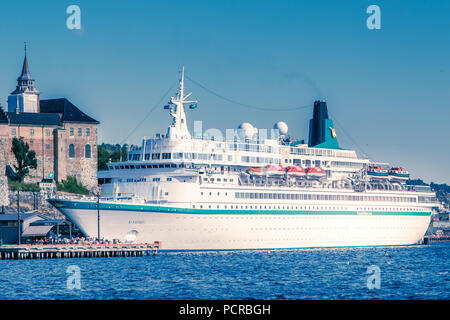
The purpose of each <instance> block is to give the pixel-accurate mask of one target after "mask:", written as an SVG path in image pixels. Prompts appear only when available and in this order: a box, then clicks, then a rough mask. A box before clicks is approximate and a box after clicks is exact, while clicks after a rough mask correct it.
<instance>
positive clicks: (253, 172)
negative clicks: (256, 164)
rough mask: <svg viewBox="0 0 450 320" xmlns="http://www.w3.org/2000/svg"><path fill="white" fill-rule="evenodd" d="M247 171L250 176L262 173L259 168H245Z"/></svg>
mask: <svg viewBox="0 0 450 320" xmlns="http://www.w3.org/2000/svg"><path fill="white" fill-rule="evenodd" d="M247 173H248V174H250V175H252V176H262V175H263V174H264V172H263V170H262V169H261V168H250V169H248V170H247Z"/></svg>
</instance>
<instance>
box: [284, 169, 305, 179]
mask: <svg viewBox="0 0 450 320" xmlns="http://www.w3.org/2000/svg"><path fill="white" fill-rule="evenodd" d="M286 173H287V174H288V175H289V176H294V177H303V176H305V174H306V171H305V169H303V167H297V166H289V167H287V169H286Z"/></svg>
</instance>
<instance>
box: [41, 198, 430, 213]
mask: <svg viewBox="0 0 450 320" xmlns="http://www.w3.org/2000/svg"><path fill="white" fill-rule="evenodd" d="M49 202H50V203H52V204H53V205H54V206H55V207H56V208H67V209H82V210H97V204H96V203H89V202H78V201H64V200H63V201H60V200H49ZM100 210H121V211H140V212H164V213H178V214H241V215H355V216H356V215H361V216H364V215H373V216H389V215H396V216H430V215H431V212H416V211H411V212H408V211H319V210H314V211H312V210H277V209H274V210H260V209H245V210H242V209H201V208H198V209H197V208H176V207H165V206H154V205H152V206H149V205H136V204H108V203H100ZM358 212H361V213H360V214H358Z"/></svg>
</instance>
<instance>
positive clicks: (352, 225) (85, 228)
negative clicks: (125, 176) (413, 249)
mask: <svg viewBox="0 0 450 320" xmlns="http://www.w3.org/2000/svg"><path fill="white" fill-rule="evenodd" d="M52 201H53V202H54V203H56V206H57V207H59V210H60V211H61V212H62V213H63V214H64V215H65V216H67V217H68V218H69V219H70V220H71V221H73V222H74V223H75V224H76V225H77V226H78V227H79V228H80V229H81V231H82V232H83V233H84V234H86V235H87V236H89V237H93V238H96V237H97V234H98V223H97V218H98V217H97V209H96V208H93V207H92V206H95V205H96V203H95V202H92V203H91V204H90V206H91V208H83V207H86V206H85V205H83V203H82V202H69V201H67V202H66V201H60V200H52ZM74 203H75V206H74V205H73V204H74ZM84 204H86V203H84ZM121 206H122V207H124V208H125V210H115V209H114V205H111V206H109V205H108V204H104V203H102V204H101V206H100V207H101V210H100V236H101V238H104V239H108V240H113V239H119V240H121V241H124V242H125V241H130V242H136V243H143V242H154V241H161V242H162V249H163V250H238V249H282V248H310V247H353V246H391V245H410V244H415V243H418V242H419V241H420V240H421V239H422V237H423V235H424V233H425V231H426V229H427V227H428V225H429V222H430V212H397V213H396V212H359V213H358V212H351V211H348V212H347V211H346V212H343V211H342V212H341V211H334V212H328V213H327V212H324V211H317V212H307V211H296V210H292V211H291V212H287V211H282V212H271V213H267V214H259V213H254V212H252V211H247V212H246V213H240V212H239V213H235V212H233V211H230V213H228V214H227V213H226V212H224V210H217V213H215V212H212V210H196V211H195V210H190V209H182V208H174V207H167V206H157V205H147V204H146V205H129V206H128V207H127V206H126V205H121ZM77 207H80V208H77ZM108 207H110V208H108ZM111 208H112V209H111ZM133 208H134V209H133ZM160 209H161V210H160ZM177 211H178V212H177Z"/></svg>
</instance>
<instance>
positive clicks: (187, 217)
mask: <svg viewBox="0 0 450 320" xmlns="http://www.w3.org/2000/svg"><path fill="white" fill-rule="evenodd" d="M362 218H367V219H368V220H370V221H373V220H385V219H386V216H371V215H368V216H361V215H358V216H350V215H349V216H346V219H355V220H356V219H357V220H361V219H362ZM175 219H276V220H279V219H326V220H330V219H338V220H340V221H342V217H341V216H340V217H338V216H329V215H323V216H322V215H306V216H303V215H302V216H281V215H280V216H266V215H264V216H263V215H255V216H251V215H250V216H249V215H245V216H227V215H225V216H222V215H217V216H210V215H208V216H200V215H196V216H195V217H193V216H184V215H183V216H177V217H175ZM389 219H391V220H392V219H396V220H400V219H403V220H410V217H405V216H396V215H392V216H389Z"/></svg>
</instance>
